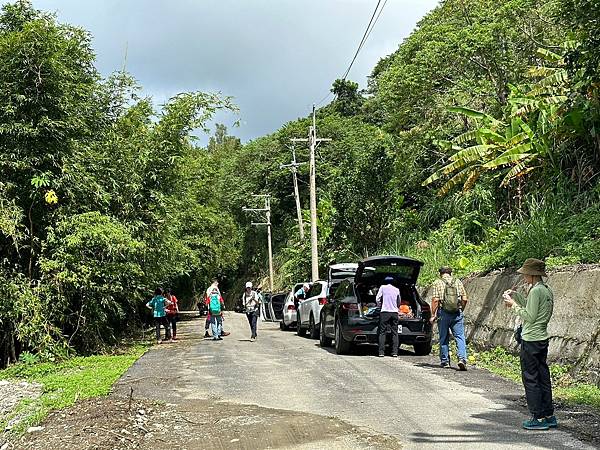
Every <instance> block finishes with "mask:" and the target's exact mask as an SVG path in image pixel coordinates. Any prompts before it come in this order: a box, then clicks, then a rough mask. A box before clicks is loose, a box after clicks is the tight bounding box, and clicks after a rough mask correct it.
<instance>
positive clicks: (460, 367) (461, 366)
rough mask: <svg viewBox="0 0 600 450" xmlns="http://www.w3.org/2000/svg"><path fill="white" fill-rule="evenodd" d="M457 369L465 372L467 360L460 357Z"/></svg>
mask: <svg viewBox="0 0 600 450" xmlns="http://www.w3.org/2000/svg"><path fill="white" fill-rule="evenodd" d="M458 370H460V371H462V372H466V371H467V362H466V361H465V360H464V359H461V360H460V361H459V362H458Z"/></svg>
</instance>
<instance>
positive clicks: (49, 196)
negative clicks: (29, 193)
mask: <svg viewBox="0 0 600 450" xmlns="http://www.w3.org/2000/svg"><path fill="white" fill-rule="evenodd" d="M44 198H45V199H46V203H48V204H49V205H56V204H57V203H58V195H56V192H54V190H49V191H48V192H46V195H44Z"/></svg>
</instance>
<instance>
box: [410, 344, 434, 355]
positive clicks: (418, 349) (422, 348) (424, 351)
mask: <svg viewBox="0 0 600 450" xmlns="http://www.w3.org/2000/svg"><path fill="white" fill-rule="evenodd" d="M414 349H415V355H417V356H427V355H429V354H430V353H431V341H429V342H420V343H418V344H415V345H414Z"/></svg>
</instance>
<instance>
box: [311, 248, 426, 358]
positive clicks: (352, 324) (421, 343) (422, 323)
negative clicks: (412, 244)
mask: <svg viewBox="0 0 600 450" xmlns="http://www.w3.org/2000/svg"><path fill="white" fill-rule="evenodd" d="M422 265H423V263H422V262H421V261H417V260H416V259H412V258H408V257H403V256H374V257H371V258H367V259H365V260H363V261H361V262H360V263H359V265H358V270H357V271H356V274H355V276H354V278H353V279H347V280H344V281H342V282H341V283H340V285H339V286H338V288H337V289H336V290H335V292H332V295H331V296H330V297H329V298H328V300H327V302H326V303H325V304H324V305H323V306H322V308H321V317H320V321H319V322H320V330H319V331H320V343H321V346H323V347H328V346H331V345H332V342H334V341H335V351H336V353H338V354H346V353H350V352H351V351H352V347H353V346H355V345H361V344H372V345H376V344H377V343H378V332H379V314H380V308H379V307H377V306H376V303H375V297H376V293H377V290H378V289H379V287H380V286H381V285H382V284H383V283H384V279H385V278H386V277H388V276H391V277H393V278H394V281H393V282H392V283H393V284H394V285H395V286H396V287H397V288H399V289H400V297H401V301H402V305H401V313H400V321H399V325H398V337H399V341H400V343H401V344H408V345H412V346H413V347H414V350H415V354H417V355H428V354H429V353H431V335H432V332H431V328H432V327H431V324H430V323H429V319H430V317H431V309H430V307H429V304H428V303H427V302H425V301H423V300H422V299H421V297H420V296H419V293H418V292H417V288H416V282H417V278H418V276H419V272H420V270H421V266H422Z"/></svg>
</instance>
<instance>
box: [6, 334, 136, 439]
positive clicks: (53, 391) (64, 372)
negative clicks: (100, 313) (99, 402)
mask: <svg viewBox="0 0 600 450" xmlns="http://www.w3.org/2000/svg"><path fill="white" fill-rule="evenodd" d="M146 349H147V346H145V345H139V344H138V345H133V346H131V347H127V348H125V349H122V350H120V351H119V352H118V353H115V354H111V355H95V356H88V357H74V358H70V359H67V360H64V361H61V362H55V363H54V362H44V363H33V364H26V363H19V364H16V365H14V366H12V367H10V368H8V369H5V370H0V379H8V380H16V381H28V382H35V383H39V384H41V385H42V386H43V392H42V395H41V396H40V397H39V398H37V399H34V400H31V399H28V400H23V401H21V402H20V403H19V405H18V406H17V407H16V409H15V411H13V412H12V413H11V415H10V416H9V417H7V418H5V419H4V421H3V422H2V423H0V427H1V430H4V429H5V427H6V424H7V423H8V422H9V421H10V420H11V419H12V418H14V417H17V416H18V417H19V422H18V423H17V424H16V425H15V426H14V428H12V429H11V430H10V434H11V435H19V434H21V433H23V432H24V431H25V430H26V429H27V428H28V427H30V426H34V425H37V424H39V423H41V422H42V420H44V418H45V417H46V416H47V415H48V413H49V412H50V411H52V410H57V409H63V408H66V407H68V406H71V405H73V404H74V403H75V402H76V401H77V400H79V399H86V398H90V397H101V396H105V395H108V394H109V392H110V389H111V386H112V385H113V383H114V382H115V381H116V380H117V379H118V378H119V377H120V376H121V375H122V374H123V373H124V372H125V371H126V370H127V369H128V368H129V367H130V366H131V365H132V364H133V363H134V362H135V361H136V360H137V359H139V358H140V357H141V356H142V355H143V354H144V352H145V351H146Z"/></svg>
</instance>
